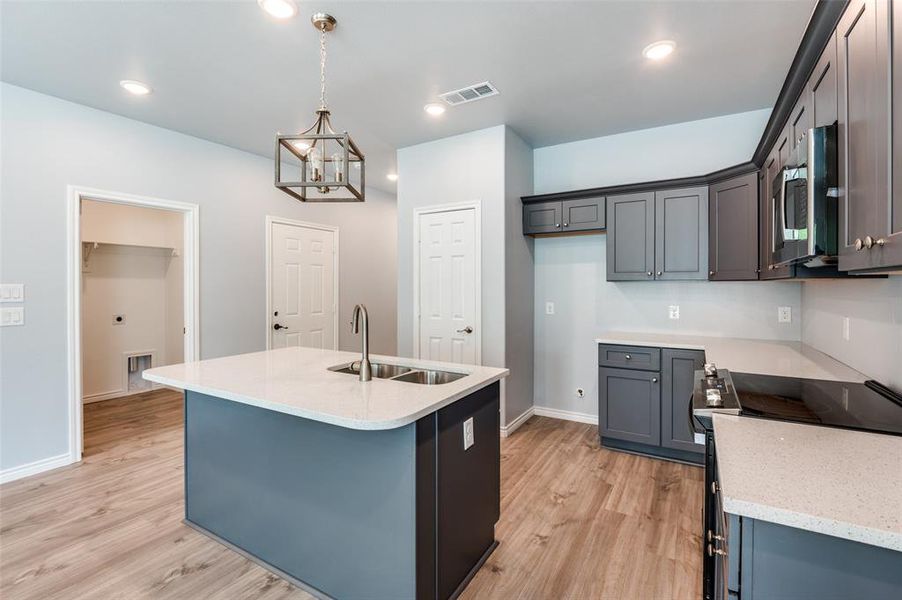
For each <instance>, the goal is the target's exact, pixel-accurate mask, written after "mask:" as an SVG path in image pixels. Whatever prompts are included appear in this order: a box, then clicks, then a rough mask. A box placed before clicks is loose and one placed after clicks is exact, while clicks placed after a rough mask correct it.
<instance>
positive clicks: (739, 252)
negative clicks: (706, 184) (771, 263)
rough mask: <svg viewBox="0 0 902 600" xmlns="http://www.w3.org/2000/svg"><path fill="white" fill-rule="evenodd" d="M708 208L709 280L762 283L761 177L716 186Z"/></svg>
mask: <svg viewBox="0 0 902 600" xmlns="http://www.w3.org/2000/svg"><path fill="white" fill-rule="evenodd" d="M708 204H709V212H708V269H709V271H708V275H709V279H711V280H713V281H732V280H748V279H758V173H757V172H755V173H749V174H747V175H742V176H740V177H736V178H734V179H729V180H727V181H721V182H719V183H715V184H712V185H711V187H710V188H709V189H708Z"/></svg>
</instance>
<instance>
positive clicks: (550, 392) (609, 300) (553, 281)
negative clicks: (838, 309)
mask: <svg viewBox="0 0 902 600" xmlns="http://www.w3.org/2000/svg"><path fill="white" fill-rule="evenodd" d="M769 113H770V111H769V110H761V111H753V112H749V113H740V114H736V115H727V116H725V117H716V118H713V119H704V120H701V121H693V122H691V123H681V124H677V125H670V126H666V127H658V128H655V129H647V130H643V131H635V132H630V133H623V134H618V135H613V136H608V137H603V138H597V139H592V140H583V141H580V142H574V143H570V144H561V145H558V146H550V147H547V148H537V149H536V150H535V152H534V159H535V191H536V193H549V192H556V191H565V190H575V189H585V188H592V187H600V186H605V185H612V184H618V183H634V182H641V181H653V180H657V179H668V178H673V177H687V176H692V175H703V174H706V173H709V172H711V171H716V170H718V169H721V168H725V167H729V166H732V165H734V164H739V163H742V162H747V161H748V160H749V159H750V157H751V156H752V152H753V151H754V149H755V145H756V144H757V142H758V139H759V137H760V135H761V132H762V131H763V129H764V124H765V122H766V121H767V117H768V115H769ZM535 286H536V287H535V307H534V318H535V404H536V406H537V407H546V408H551V409H556V410H563V411H570V412H575V413H581V414H584V415H589V416H594V415H597V414H598V391H597V386H598V381H597V380H598V373H597V369H598V363H597V360H596V359H597V348H596V345H595V343H594V342H593V339H594V338H595V337H597V336H598V335H599V334H600V333H602V332H603V331H605V330H623V331H661V332H667V331H679V332H681V333H693V334H702V335H713V336H734V337H750V338H770V339H791V340H792V339H794V340H797V339H799V338H800V335H801V329H800V321H799V317H800V306H801V289H800V288H801V284H800V283H797V282H773V283H767V282H747V283H741V282H736V283H727V282H707V281H698V282H645V281H639V282H620V283H615V282H607V281H605V236H604V234H600V235H589V236H576V237H550V238H549V237H546V238H538V239H536V242H535ZM546 301H552V302H554V303H555V314H554V315H546V314H545V302H546ZM670 304H678V305H679V306H680V319H679V320H678V321H673V320H670V319H669V318H668V316H667V308H668V306H669V305H670ZM777 306H790V307H792V309H793V315H794V319H793V323H792V324H789V325H786V324H778V323H777ZM577 387H581V388H583V389H584V390H585V392H586V395H585V397H584V398H582V399H578V398H577V397H576V388H577Z"/></svg>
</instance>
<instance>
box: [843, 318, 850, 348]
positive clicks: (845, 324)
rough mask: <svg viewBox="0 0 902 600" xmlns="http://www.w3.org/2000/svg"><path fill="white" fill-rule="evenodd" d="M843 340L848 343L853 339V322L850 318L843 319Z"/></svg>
mask: <svg viewBox="0 0 902 600" xmlns="http://www.w3.org/2000/svg"><path fill="white" fill-rule="evenodd" d="M842 339H844V340H845V341H847V342H848V341H849V340H851V339H852V320H851V319H849V317H843V318H842Z"/></svg>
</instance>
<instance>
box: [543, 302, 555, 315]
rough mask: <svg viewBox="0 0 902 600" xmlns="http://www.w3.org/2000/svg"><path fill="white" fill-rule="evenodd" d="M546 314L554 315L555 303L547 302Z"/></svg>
mask: <svg viewBox="0 0 902 600" xmlns="http://www.w3.org/2000/svg"><path fill="white" fill-rule="evenodd" d="M545 314H546V315H553V314H554V302H546V303H545Z"/></svg>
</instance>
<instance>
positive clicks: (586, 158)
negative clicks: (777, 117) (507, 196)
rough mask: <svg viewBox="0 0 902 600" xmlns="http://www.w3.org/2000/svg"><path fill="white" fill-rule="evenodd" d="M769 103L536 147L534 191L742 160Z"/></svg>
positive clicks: (692, 171) (648, 177) (679, 173)
mask: <svg viewBox="0 0 902 600" xmlns="http://www.w3.org/2000/svg"><path fill="white" fill-rule="evenodd" d="M768 117H770V109H769V108H766V109H762V110H754V111H751V112H744V113H737V114H733V115H726V116H722V117H713V118H710V119H702V120H700V121H690V122H688V123H677V124H676V125H667V126H664V127H654V128H652V129H642V130H640V131H630V132H627V133H620V134H617V135H609V136H605V137H599V138H592V139H588V140H582V141H579V142H570V143H566V144H559V145H557V146H547V147H544V148H536V150H535V193H536V194H547V193H551V192H564V191H568V190H581V189H585V188H592V187H601V186H607V185H617V184H621V183H636V182H643V181H652V180H655V179H671V178H676V177H689V176H692V175H705V174H707V173H711V172H712V171H716V170H718V169H721V168H724V167H730V166H733V165H737V164H740V163H744V162H748V161H749V160H751V158H752V153H753V152H754V151H755V146H756V145H757V143H758V139H759V138H760V137H761V132H762V131H764V126H765V125H766V124H767V119H768Z"/></svg>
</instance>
